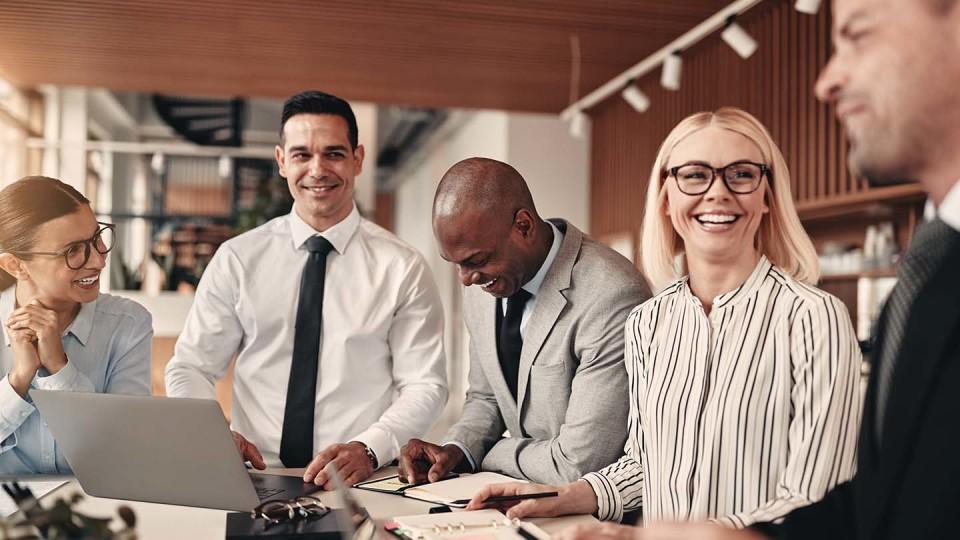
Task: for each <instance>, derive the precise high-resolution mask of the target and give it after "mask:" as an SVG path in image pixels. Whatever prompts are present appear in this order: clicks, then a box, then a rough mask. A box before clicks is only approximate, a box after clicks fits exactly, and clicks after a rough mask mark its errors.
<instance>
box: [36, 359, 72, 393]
mask: <svg viewBox="0 0 960 540" xmlns="http://www.w3.org/2000/svg"><path fill="white" fill-rule="evenodd" d="M79 375H80V370H78V369H77V368H76V366H74V365H73V362H70V361H67V363H66V365H64V366H63V367H62V368H60V371H58V372H56V373H54V374H53V375H47V376H46V377H40V376H39V375H38V376H37V377H36V378H34V379H33V383H34V385H35V386H36V387H37V388H39V389H41V390H74V389H76V387H77V382H78V381H77V378H78V376H79Z"/></svg>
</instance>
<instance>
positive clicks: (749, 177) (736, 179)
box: [664, 160, 770, 195]
mask: <svg viewBox="0 0 960 540" xmlns="http://www.w3.org/2000/svg"><path fill="white" fill-rule="evenodd" d="M664 176H672V177H674V178H675V179H676V181H677V187H678V188H680V191H681V192H682V193H684V194H686V195H703V194H704V193H706V192H708V191H710V187H711V186H713V181H714V180H715V179H716V178H717V176H719V177H721V178H723V183H724V184H725V185H726V186H727V189H729V190H730V192H731V193H736V194H738V195H746V194H748V193H753V192H754V191H756V190H757V188H759V187H760V182H761V181H762V180H763V177H764V176H766V177H767V178H768V179H769V178H770V167H768V166H766V165H765V164H763V163H754V162H753V161H746V160H742V161H734V162H733V163H730V164H728V165H726V166H724V167H720V168H719V169H715V168H713V167H711V166H709V165H707V164H705V163H687V164H684V165H680V166H677V167H671V168H669V169H667V170H666V172H664Z"/></svg>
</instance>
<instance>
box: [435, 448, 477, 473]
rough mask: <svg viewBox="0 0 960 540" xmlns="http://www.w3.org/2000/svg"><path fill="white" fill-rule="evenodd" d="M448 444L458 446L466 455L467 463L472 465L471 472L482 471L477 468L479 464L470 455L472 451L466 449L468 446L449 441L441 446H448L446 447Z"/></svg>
mask: <svg viewBox="0 0 960 540" xmlns="http://www.w3.org/2000/svg"><path fill="white" fill-rule="evenodd" d="M448 444H452V445H454V446H456V447H457V448H459V449H460V451H461V452H463V455H464V456H467V463H469V464H470V472H477V471H478V470H480V469H479V468H478V467H477V462H476V461H475V460H474V459H473V456H472V455H471V454H470V451H469V450H467V447H466V446H464V445H462V444H460V443H458V442H457V441H448V442H445V443H443V444H441V445H440V446H446V445H448Z"/></svg>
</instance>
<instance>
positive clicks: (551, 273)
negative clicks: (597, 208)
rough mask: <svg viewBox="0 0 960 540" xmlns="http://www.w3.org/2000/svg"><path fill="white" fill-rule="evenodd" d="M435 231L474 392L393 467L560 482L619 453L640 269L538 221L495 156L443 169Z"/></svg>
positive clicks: (643, 295) (415, 474) (564, 225)
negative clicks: (438, 434) (442, 430)
mask: <svg viewBox="0 0 960 540" xmlns="http://www.w3.org/2000/svg"><path fill="white" fill-rule="evenodd" d="M433 230H434V233H435V235H436V237H437V244H438V246H439V248H440V253H441V255H442V256H443V258H444V259H446V260H448V261H450V262H452V263H454V264H456V265H457V268H458V270H459V273H460V281H461V283H462V284H463V286H464V291H463V318H464V322H465V323H466V326H467V331H468V332H469V334H470V390H469V392H468V393H467V399H466V403H465V404H464V406H463V411H462V414H461V415H460V418H459V420H458V421H457V422H456V424H454V426H453V427H451V428H450V430H449V431H448V432H447V434H446V436H445V437H444V440H443V441H442V442H443V443H444V444H443V445H442V446H441V445H436V444H432V443H428V442H425V441H422V440H419V439H413V440H411V441H410V442H409V443H407V445H406V446H404V447H403V449H402V451H401V455H400V474H401V476H402V477H404V478H410V479H412V480H414V481H424V480H430V481H434V480H436V479H438V478H442V477H443V476H444V475H445V474H446V473H447V472H448V471H450V470H452V469H455V468H456V469H457V470H471V471H476V470H484V471H495V472H499V473H502V474H506V475H508V476H511V477H514V478H523V479H527V480H531V481H535V482H541V483H552V484H559V483H567V482H571V481H574V480H576V479H577V478H580V477H581V476H582V475H584V474H586V473H588V472H591V471H594V470H597V469H599V468H600V467H603V466H604V465H606V464H609V463H612V462H613V461H615V460H616V459H617V457H618V456H619V455H620V454H621V453H622V452H623V445H624V441H625V440H626V437H627V413H628V410H629V400H628V393H627V377H626V375H627V372H626V368H625V367H624V364H623V351H624V330H623V325H624V322H625V321H626V319H627V315H628V314H629V313H630V310H631V309H633V308H634V307H636V306H637V305H638V304H640V303H641V302H643V301H644V300H646V299H647V298H649V297H650V290H649V288H648V287H647V284H646V282H645V280H644V279H643V277H642V276H641V275H640V272H638V271H637V269H636V267H634V266H633V265H632V264H630V261H628V260H627V259H625V258H624V257H622V256H621V255H619V254H617V253H616V252H615V251H613V250H612V249H610V248H608V247H606V246H604V245H602V244H600V243H598V242H596V241H595V240H593V239H591V238H590V237H588V236H586V235H584V234H583V233H581V232H580V231H579V230H577V228H576V227H574V226H573V225H571V224H570V223H568V222H566V221H565V220H562V219H551V220H544V219H542V218H541V217H540V216H539V214H538V213H537V210H536V207H535V205H534V203H533V198H532V196H531V194H530V190H529V189H528V188H527V185H526V182H525V181H524V180H523V177H522V176H521V175H520V173H519V172H517V171H516V169H514V168H513V167H511V166H510V165H508V164H506V163H503V162H500V161H496V160H492V159H484V158H471V159H466V160H464V161H461V162H459V163H457V164H456V165H454V166H453V167H451V168H450V170H449V171H447V173H446V174H445V175H444V176H443V179H441V181H440V185H439V186H438V187H437V193H436V197H435V199H434V205H433ZM504 431H507V432H509V436H507V437H505V436H504Z"/></svg>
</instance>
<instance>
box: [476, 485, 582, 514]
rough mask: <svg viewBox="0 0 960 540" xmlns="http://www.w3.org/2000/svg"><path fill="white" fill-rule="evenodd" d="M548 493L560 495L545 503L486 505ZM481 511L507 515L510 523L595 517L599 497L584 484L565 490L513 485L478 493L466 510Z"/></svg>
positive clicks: (496, 486)
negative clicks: (493, 499)
mask: <svg viewBox="0 0 960 540" xmlns="http://www.w3.org/2000/svg"><path fill="white" fill-rule="evenodd" d="M547 491H556V492H557V493H558V495H557V496H556V497H545V498H543V499H527V500H523V501H510V502H501V503H495V504H487V503H485V502H484V501H486V499H488V498H490V497H502V496H509V495H524V494H527V493H544V492H547ZM481 508H496V509H497V510H500V511H501V512H504V513H506V514H507V517H508V518H510V519H513V518H517V519H523V518H528V517H556V516H568V515H571V514H592V513H594V512H596V511H597V496H596V495H595V494H594V493H593V488H591V487H590V484H588V483H587V482H586V481H582V480H580V481H577V482H573V483H571V484H567V485H565V486H544V485H541V484H530V483H526V482H510V483H508V484H491V485H489V486H485V487H484V488H483V489H481V490H480V491H478V492H477V493H476V495H474V496H473V499H471V501H470V504H469V505H467V510H480V509H481Z"/></svg>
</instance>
